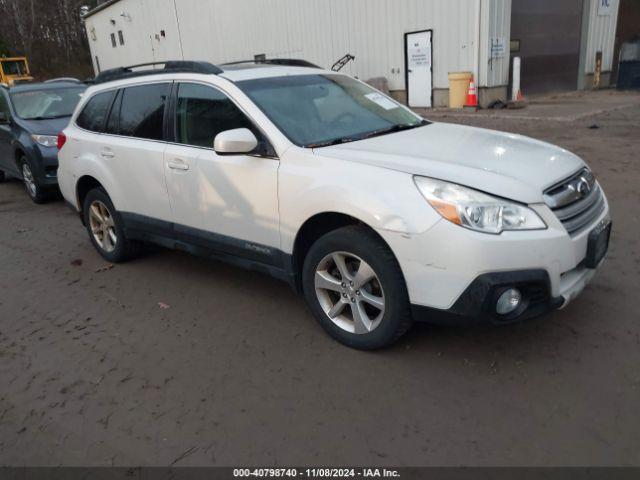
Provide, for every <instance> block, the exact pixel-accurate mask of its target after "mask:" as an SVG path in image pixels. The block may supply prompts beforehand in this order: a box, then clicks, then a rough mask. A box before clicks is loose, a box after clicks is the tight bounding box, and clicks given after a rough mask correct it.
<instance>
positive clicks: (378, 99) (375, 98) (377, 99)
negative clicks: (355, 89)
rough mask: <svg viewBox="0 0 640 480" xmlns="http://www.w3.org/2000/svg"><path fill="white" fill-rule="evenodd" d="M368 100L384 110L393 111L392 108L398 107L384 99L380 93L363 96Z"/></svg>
mask: <svg viewBox="0 0 640 480" xmlns="http://www.w3.org/2000/svg"><path fill="white" fill-rule="evenodd" d="M365 97H367V98H368V99H369V100H371V101H372V102H373V103H375V104H377V105H378V106H380V107H382V108H384V109H385V110H393V109H394V108H398V107H399V105H398V104H397V103H396V102H394V101H393V100H391V99H389V98H387V97H385V96H384V95H382V94H381V93H368V94H367V95H365Z"/></svg>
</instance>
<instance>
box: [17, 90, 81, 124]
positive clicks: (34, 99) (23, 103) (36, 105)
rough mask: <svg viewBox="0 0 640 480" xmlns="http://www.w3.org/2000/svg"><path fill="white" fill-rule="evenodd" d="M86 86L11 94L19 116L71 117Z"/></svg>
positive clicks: (35, 117)
mask: <svg viewBox="0 0 640 480" xmlns="http://www.w3.org/2000/svg"><path fill="white" fill-rule="evenodd" d="M84 90H85V87H76V88H56V89H50V90H31V91H26V92H16V93H12V94H11V100H12V102H13V106H14V108H15V109H16V113H17V114H18V116H19V117H20V118H22V119H24V120H46V119H52V118H61V117H70V116H71V115H72V114H73V111H74V110H75V108H76V105H77V104H78V102H79V101H80V95H82V92H84Z"/></svg>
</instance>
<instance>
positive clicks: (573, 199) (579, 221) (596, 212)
mask: <svg viewBox="0 0 640 480" xmlns="http://www.w3.org/2000/svg"><path fill="white" fill-rule="evenodd" d="M545 200H546V201H547V204H548V205H549V207H550V208H551V210H553V213H555V214H556V216H557V217H558V219H559V220H560V222H562V225H563V226H564V228H565V229H566V230H567V232H568V233H569V234H570V235H576V234H578V233H580V232H581V231H583V230H584V229H585V228H586V227H588V226H589V225H591V224H592V223H593V222H594V221H595V220H596V219H597V218H598V217H599V216H600V215H601V214H602V212H604V209H605V200H604V195H603V193H602V189H601V188H600V186H599V185H598V183H597V182H596V181H595V178H594V177H593V174H592V173H591V172H589V171H588V170H587V169H584V170H582V171H580V172H578V173H577V174H575V175H572V176H571V177H570V178H568V179H566V180H564V181H562V182H561V183H560V184H558V185H555V186H554V187H551V188H550V189H549V190H547V191H546V192H545Z"/></svg>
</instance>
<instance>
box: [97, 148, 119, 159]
mask: <svg viewBox="0 0 640 480" xmlns="http://www.w3.org/2000/svg"><path fill="white" fill-rule="evenodd" d="M100 156H101V157H102V158H113V157H115V156H116V154H115V153H113V152H112V151H111V150H106V149H105V150H102V151H101V152H100Z"/></svg>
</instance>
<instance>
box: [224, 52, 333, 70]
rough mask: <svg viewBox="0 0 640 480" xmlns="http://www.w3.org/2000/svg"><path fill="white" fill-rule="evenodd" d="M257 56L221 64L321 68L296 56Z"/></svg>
mask: <svg viewBox="0 0 640 480" xmlns="http://www.w3.org/2000/svg"><path fill="white" fill-rule="evenodd" d="M256 57H258V58H253V59H251V60H238V61H235V62H227V63H223V64H222V65H240V64H242V63H256V64H266V65H282V66H287V67H307V68H322V67H319V66H318V65H315V64H313V63H311V62H308V61H306V60H300V59H297V58H260V55H257V56H256Z"/></svg>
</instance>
